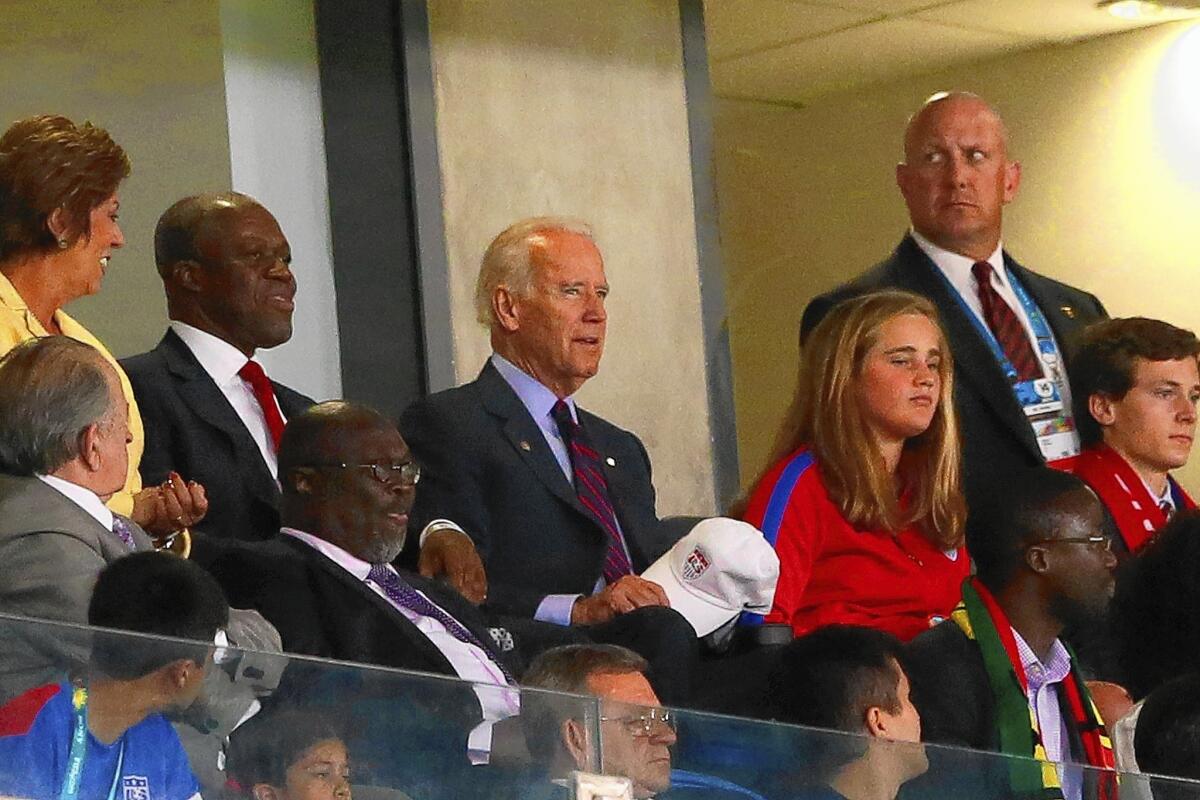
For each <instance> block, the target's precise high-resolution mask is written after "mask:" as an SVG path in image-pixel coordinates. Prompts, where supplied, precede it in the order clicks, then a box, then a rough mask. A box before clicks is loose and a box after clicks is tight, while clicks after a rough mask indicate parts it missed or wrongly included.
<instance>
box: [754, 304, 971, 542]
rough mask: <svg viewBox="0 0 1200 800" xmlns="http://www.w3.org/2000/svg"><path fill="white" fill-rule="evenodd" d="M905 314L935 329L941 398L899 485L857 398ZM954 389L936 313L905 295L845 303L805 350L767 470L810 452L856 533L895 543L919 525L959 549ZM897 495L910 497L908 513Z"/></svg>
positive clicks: (905, 455)
mask: <svg viewBox="0 0 1200 800" xmlns="http://www.w3.org/2000/svg"><path fill="white" fill-rule="evenodd" d="M905 314H920V315H921V316H923V317H925V318H927V319H928V320H929V321H931V322H932V323H933V324H934V326H935V327H936V328H937V329H938V337H939V339H940V342H941V350H942V358H941V362H940V364H939V366H938V375H939V377H940V379H941V391H940V392H939V394H938V403H937V408H936V409H935V411H934V415H933V420H932V422H930V424H929V427H928V428H927V429H926V430H925V431H924V432H923V433H921V434H918V435H917V436H914V437H912V438H910V439H908V440H907V441H906V442H905V443H904V450H903V452H902V454H901V456H900V463H899V465H898V467H897V470H896V476H895V478H893V476H892V475H891V474H890V473H889V472H888V471H887V469H886V468H885V466H884V462H883V456H882V454H881V453H880V452H879V450H878V448H877V447H876V445H875V439H874V437H873V436H872V435H871V431H870V430H869V428H868V426H867V422H866V420H865V419H864V417H863V414H862V409H861V407H860V406H859V403H858V398H857V389H858V384H859V381H860V379H861V377H862V368H863V361H864V359H865V358H866V355H867V353H868V352H869V351H870V350H871V348H872V347H873V346H874V345H875V343H876V342H877V341H878V339H879V332H880V329H882V328H883V326H884V325H885V324H886V323H887V322H889V321H890V320H892V319H894V318H896V317H899V316H903V315H905ZM953 389H954V364H953V361H952V359H951V357H950V350H949V348H948V347H947V345H946V337H945V334H944V333H943V332H942V328H941V325H940V324H939V322H938V316H937V311H936V310H935V309H934V307H933V304H932V303H930V302H929V301H928V300H926V299H924V298H923V297H919V296H918V295H915V294H911V293H909V292H901V291H884V292H875V293H872V294H866V295H862V296H859V297H854V298H851V299H849V300H846V301H844V302H842V303H840V304H838V305H837V306H836V307H834V308H833V310H831V311H830V312H829V314H828V315H827V316H826V317H825V319H823V320H822V321H821V323H820V324H819V325H817V327H816V328H814V329H813V331H812V333H811V334H810V335H809V337H808V341H807V343H806V344H805V345H804V348H803V350H802V352H801V356H800V374H799V379H798V381H797V386H796V396H795V398H794V400H793V401H792V407H791V409H790V410H789V412H788V416H787V419H786V421H785V422H784V425H783V427H782V428H781V429H780V432H779V435H778V436H777V437H776V440H775V451H774V453H773V455H772V458H771V461H770V462H769V463H770V464H775V463H777V462H778V461H779V460H780V459H782V458H784V457H785V456H787V455H788V454H789V453H791V452H793V451H795V450H796V449H798V448H800V447H801V446H804V445H807V446H809V447H810V448H811V450H812V452H813V455H814V456H816V459H817V461H818V463H819V464H820V468H821V475H822V477H823V479H824V483H825V488H826V490H827V491H828V492H829V497H830V499H831V500H832V501H833V502H834V504H835V505H836V506H837V507H838V508H839V509H841V512H842V516H844V517H845V518H846V520H847V521H849V522H850V523H851V524H853V525H854V526H856V527H859V528H864V529H868V530H886V531H890V532H892V533H896V532H898V531H900V530H903V529H904V528H906V527H908V526H910V525H914V524H915V525H916V526H917V527H918V528H919V529H920V530H921V532H922V533H923V534H924V535H925V536H926V537H927V538H928V539H929V540H930V541H931V542H933V543H934V544H936V545H937V546H938V547H941V548H943V549H949V548H952V547H957V546H958V545H959V544H961V542H962V539H963V528H964V525H965V522H966V502H965V501H964V500H963V496H962V492H961V489H960V476H959V472H960V460H961V455H960V447H959V441H958V421H957V418H956V416H955V412H954V396H953V394H954V392H953ZM768 469H769V467H768ZM897 489H899V491H897ZM900 493H904V494H906V495H907V501H906V503H905V504H904V507H901V504H900V500H899V494H900Z"/></svg>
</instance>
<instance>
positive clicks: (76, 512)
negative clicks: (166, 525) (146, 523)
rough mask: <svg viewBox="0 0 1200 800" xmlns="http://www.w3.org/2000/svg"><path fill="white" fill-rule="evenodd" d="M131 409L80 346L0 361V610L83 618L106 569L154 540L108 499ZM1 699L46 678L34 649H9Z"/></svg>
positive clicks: (43, 660)
mask: <svg viewBox="0 0 1200 800" xmlns="http://www.w3.org/2000/svg"><path fill="white" fill-rule="evenodd" d="M128 413H129V410H128V408H127V406H126V402H125V397H124V395H123V394H122V393H121V386H120V383H119V382H118V380H117V375H116V372H115V371H114V370H113V369H112V367H110V366H109V365H108V363H107V362H106V361H105V360H104V358H103V357H102V356H101V355H100V354H99V353H98V352H97V351H96V350H94V349H92V348H91V347H89V346H88V345H86V344H83V343H81V342H77V341H75V340H74V339H69V338H67V337H64V336H51V337H47V338H43V339H34V340H31V341H28V342H25V343H23V344H21V345H18V346H17V347H15V348H13V349H12V350H11V351H9V353H8V354H7V355H5V356H4V358H3V359H0V564H3V565H4V568H3V570H0V612H3V613H6V614H20V615H23V616H29V617H39V618H48V619H56V620H62V621H66V622H78V623H80V624H86V623H87V605H88V599H89V598H90V597H91V593H92V585H93V584H94V583H95V580H96V576H97V575H98V574H99V572H100V570H101V569H103V568H104V566H105V565H107V564H109V563H111V562H112V561H115V560H116V559H118V558H120V557H121V556H123V555H126V554H128V553H130V552H132V551H134V550H150V549H152V547H153V545H152V544H151V541H150V538H149V537H148V536H147V535H146V533H145V532H144V531H143V530H142V529H141V528H139V527H138V526H137V525H136V524H135V523H134V522H132V521H130V520H128V519H125V518H124V517H120V516H118V515H114V514H113V513H112V512H111V511H109V510H108V508H107V507H106V506H105V505H104V502H105V501H106V500H107V499H108V498H109V496H111V495H112V494H113V493H114V492H116V491H117V490H119V489H120V488H121V486H122V485H123V483H124V480H125V477H124V476H125V470H126V466H127V460H126V459H127V455H126V450H125V445H126V442H127V441H128V439H129V428H128V425H127V419H128ZM3 651H4V652H3V655H0V700H6V699H8V698H9V697H11V696H12V695H13V694H14V693H16V692H19V691H20V690H21V689H24V688H28V687H29V686H36V685H38V684H39V683H43V682H45V681H46V680H48V679H51V678H52V677H53V676H54V674H55V671H54V665H53V664H52V663H51V662H50V661H48V659H47V655H46V654H45V653H42V652H38V649H37V648H36V647H29V646H26V647H5V648H3Z"/></svg>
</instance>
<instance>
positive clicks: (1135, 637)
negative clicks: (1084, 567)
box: [1110, 510, 1200, 700]
mask: <svg viewBox="0 0 1200 800" xmlns="http://www.w3.org/2000/svg"><path fill="white" fill-rule="evenodd" d="M1198 575H1200V511H1195V510H1193V511H1181V512H1180V513H1178V514H1176V515H1175V516H1174V517H1173V518H1172V519H1171V521H1170V522H1168V523H1167V524H1166V525H1165V526H1164V527H1163V528H1162V529H1161V530H1159V532H1158V535H1157V536H1156V537H1155V538H1154V539H1153V540H1152V541H1151V543H1150V545H1149V546H1147V547H1146V548H1145V549H1144V550H1143V551H1142V552H1141V553H1139V554H1138V557H1137V558H1134V559H1129V560H1128V561H1126V562H1125V563H1124V564H1122V565H1121V568H1120V569H1119V570H1118V571H1117V588H1116V592H1115V593H1114V595H1113V600H1112V605H1111V606H1110V619H1111V625H1112V633H1113V637H1114V639H1115V640H1116V651H1117V652H1116V655H1117V663H1118V664H1119V666H1120V672H1121V676H1122V681H1121V683H1122V685H1124V686H1125V688H1127V689H1128V690H1129V693H1130V694H1131V695H1133V697H1134V699H1135V700H1138V699H1141V698H1143V697H1145V696H1147V695H1148V694H1150V693H1151V692H1152V691H1154V690H1155V689H1156V688H1158V687H1159V686H1161V685H1162V684H1164V683H1166V682H1167V681H1169V680H1172V679H1173V678H1176V677H1178V676H1180V675H1185V674H1187V673H1189V672H1192V671H1193V670H1195V669H1196V668H1197V664H1196V654H1197V653H1200V615H1198V614H1197V613H1196V609H1197V608H1200V580H1197V576H1198Z"/></svg>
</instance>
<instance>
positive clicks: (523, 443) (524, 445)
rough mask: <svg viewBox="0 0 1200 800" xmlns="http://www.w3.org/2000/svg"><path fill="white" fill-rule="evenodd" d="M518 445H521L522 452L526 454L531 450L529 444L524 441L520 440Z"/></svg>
mask: <svg viewBox="0 0 1200 800" xmlns="http://www.w3.org/2000/svg"><path fill="white" fill-rule="evenodd" d="M520 444H521V449H522V450H524V451H525V452H526V453H528V452H529V451H530V450H531V449H532V448H530V446H529V442H527V441H525V440H524V439H522V440H521V443H520Z"/></svg>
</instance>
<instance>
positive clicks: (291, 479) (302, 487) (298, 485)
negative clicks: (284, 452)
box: [283, 467, 321, 494]
mask: <svg viewBox="0 0 1200 800" xmlns="http://www.w3.org/2000/svg"><path fill="white" fill-rule="evenodd" d="M283 480H285V481H287V482H288V483H289V484H290V485H291V487H292V490H293V491H294V492H295V493H296V494H316V492H317V485H318V483H319V482H320V480H321V479H320V477H319V473H318V472H317V471H316V470H315V469H313V468H312V467H294V468H292V469H290V470H288V472H287V474H286V475H284V476H283Z"/></svg>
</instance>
